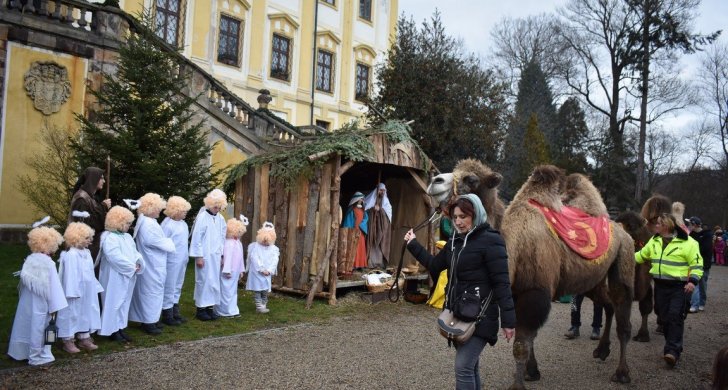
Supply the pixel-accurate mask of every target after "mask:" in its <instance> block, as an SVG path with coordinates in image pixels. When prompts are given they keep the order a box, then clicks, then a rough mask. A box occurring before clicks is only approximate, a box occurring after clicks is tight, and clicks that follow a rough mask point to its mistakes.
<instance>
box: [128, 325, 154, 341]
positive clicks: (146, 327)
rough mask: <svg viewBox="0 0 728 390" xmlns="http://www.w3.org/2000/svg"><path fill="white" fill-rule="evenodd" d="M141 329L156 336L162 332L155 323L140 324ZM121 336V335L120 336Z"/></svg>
mask: <svg viewBox="0 0 728 390" xmlns="http://www.w3.org/2000/svg"><path fill="white" fill-rule="evenodd" d="M142 330H143V331H144V332H146V333H147V334H150V335H153V336H156V335H158V334H162V330H161V329H159V328H157V325H156V324H142ZM122 338H123V337H122Z"/></svg>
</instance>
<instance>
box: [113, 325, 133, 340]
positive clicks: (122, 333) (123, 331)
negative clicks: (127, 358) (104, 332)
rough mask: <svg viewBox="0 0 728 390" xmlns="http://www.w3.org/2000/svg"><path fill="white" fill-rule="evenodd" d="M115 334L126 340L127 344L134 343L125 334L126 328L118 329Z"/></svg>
mask: <svg viewBox="0 0 728 390" xmlns="http://www.w3.org/2000/svg"><path fill="white" fill-rule="evenodd" d="M117 333H119V334H120V335H121V337H123V338H124V340H126V341H127V342H128V343H131V342H132V341H134V339H132V338H131V337H129V335H128V334H126V328H124V329H119V331H118V332H117Z"/></svg>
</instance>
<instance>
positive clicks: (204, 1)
mask: <svg viewBox="0 0 728 390" xmlns="http://www.w3.org/2000/svg"><path fill="white" fill-rule="evenodd" d="M120 6H121V8H122V9H123V10H124V11H126V12H128V13H130V14H132V15H135V14H138V13H140V12H142V11H143V10H144V9H147V10H152V12H153V14H154V16H155V21H156V22H157V33H158V35H159V36H160V37H161V38H162V39H164V40H166V41H167V42H168V43H170V44H171V45H174V46H176V47H180V48H181V50H182V54H183V55H184V56H185V57H187V58H189V59H190V60H192V61H193V62H195V63H196V64H197V65H199V66H200V67H201V68H202V69H204V70H206V71H207V72H209V73H210V74H211V75H213V76H214V77H215V78H216V79H217V80H219V81H221V82H222V83H223V84H224V85H225V86H226V87H227V88H228V89H229V90H230V91H232V92H233V93H235V94H236V95H238V96H239V97H241V98H243V99H244V100H246V101H255V99H256V97H257V96H258V91H259V90H260V89H267V90H269V91H271V96H272V98H273V100H272V101H271V102H270V104H269V109H270V110H271V111H272V112H273V113H274V114H275V115H276V116H278V117H280V118H281V119H283V120H284V121H286V122H289V123H291V124H293V125H296V126H306V125H319V126H321V127H324V128H327V129H329V130H333V129H336V128H338V127H340V126H341V125H343V124H344V123H347V122H349V121H351V120H352V119H355V118H357V117H359V116H361V114H362V113H363V112H364V111H365V108H366V106H365V104H364V101H365V100H366V98H367V96H368V95H369V94H370V93H371V88H372V81H373V77H374V65H375V64H376V63H377V61H379V60H381V59H382V58H383V57H384V56H385V54H386V51H387V49H388V48H389V45H390V43H391V42H392V39H393V37H394V34H395V28H396V24H397V9H398V7H397V0H121V1H120ZM312 91H313V93H312Z"/></svg>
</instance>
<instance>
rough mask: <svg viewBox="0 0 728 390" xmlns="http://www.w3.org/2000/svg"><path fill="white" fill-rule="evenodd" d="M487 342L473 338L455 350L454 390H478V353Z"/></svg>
mask: <svg viewBox="0 0 728 390" xmlns="http://www.w3.org/2000/svg"><path fill="white" fill-rule="evenodd" d="M487 343H488V342H487V341H485V339H483V338H480V337H478V336H473V337H471V338H470V340H468V341H466V342H465V344H463V345H460V346H456V347H455V349H456V350H457V351H456V352H455V389H456V390H471V389H473V390H480V370H479V367H478V366H479V364H478V363H480V353H481V352H483V349H484V348H485V345H486V344H487Z"/></svg>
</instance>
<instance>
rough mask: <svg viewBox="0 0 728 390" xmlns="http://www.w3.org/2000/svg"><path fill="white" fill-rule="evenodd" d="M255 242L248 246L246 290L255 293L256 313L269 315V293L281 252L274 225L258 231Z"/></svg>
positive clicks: (269, 224) (266, 224) (264, 226)
mask: <svg viewBox="0 0 728 390" xmlns="http://www.w3.org/2000/svg"><path fill="white" fill-rule="evenodd" d="M255 241H256V242H253V243H251V244H250V245H248V282H247V283H246V285H245V289H246V290H249V291H253V302H255V311H256V312H258V313H268V312H269V311H270V310H269V309H268V293H269V292H270V291H271V285H272V284H271V277H272V276H273V275H275V274H276V271H277V269H278V257H279V254H280V251H279V250H278V247H277V246H275V245H274V244H275V242H276V231H275V227H274V226H273V224H272V223H270V222H266V223H264V224H263V227H262V228H260V229H259V230H258V233H257V235H256V237H255Z"/></svg>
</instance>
